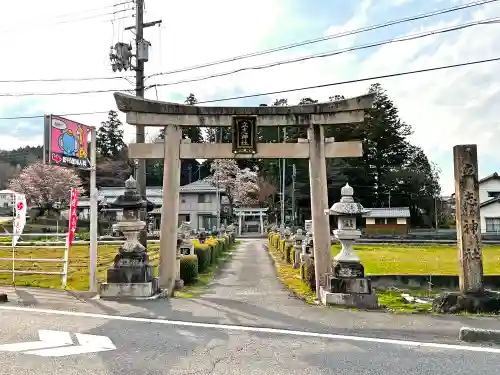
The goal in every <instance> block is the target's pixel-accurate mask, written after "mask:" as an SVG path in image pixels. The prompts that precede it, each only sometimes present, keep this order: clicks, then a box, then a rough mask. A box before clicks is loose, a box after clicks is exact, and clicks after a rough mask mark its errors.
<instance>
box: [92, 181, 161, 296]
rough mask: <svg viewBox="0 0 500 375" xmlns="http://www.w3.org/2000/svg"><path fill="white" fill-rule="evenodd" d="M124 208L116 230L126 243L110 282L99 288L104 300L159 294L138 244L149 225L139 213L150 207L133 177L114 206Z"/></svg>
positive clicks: (144, 255) (157, 286)
mask: <svg viewBox="0 0 500 375" xmlns="http://www.w3.org/2000/svg"><path fill="white" fill-rule="evenodd" d="M111 206H112V207H115V208H121V209H123V219H122V220H121V221H120V222H119V223H117V224H115V225H114V226H113V227H114V228H113V229H116V230H117V231H119V232H122V233H123V235H124V236H125V238H126V240H125V243H124V244H123V245H122V246H120V248H119V250H118V254H117V255H116V257H115V260H114V264H113V268H110V269H108V270H107V283H103V284H101V286H100V296H101V298H106V297H108V298H144V297H147V298H148V297H153V296H155V295H159V292H160V288H159V281H158V279H157V278H155V277H154V272H153V266H152V265H150V264H149V256H148V253H147V250H146V248H145V247H144V246H143V245H142V244H141V243H140V242H139V232H140V231H141V229H143V228H144V227H145V226H146V223H145V222H144V221H141V220H139V211H140V210H141V209H143V208H145V207H146V206H147V202H146V201H144V200H143V199H142V198H141V196H140V194H139V192H138V191H137V182H136V181H135V180H134V179H133V178H132V177H130V178H129V179H128V180H127V181H126V182H125V193H124V194H123V195H120V196H119V197H118V198H116V200H115V201H114V202H113V203H112V204H111Z"/></svg>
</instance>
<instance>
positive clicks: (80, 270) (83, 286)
mask: <svg viewBox="0 0 500 375" xmlns="http://www.w3.org/2000/svg"><path fill="white" fill-rule="evenodd" d="M118 247H119V245H100V246H99V248H98V258H97V279H98V282H103V281H105V279H106V269H107V268H109V267H110V266H111V265H112V264H113V260H114V257H115V255H116V254H117V252H118ZM149 249H150V251H149V256H150V260H151V264H152V265H154V266H157V265H158V260H159V252H158V249H159V244H157V243H155V244H149ZM63 255H64V249H57V248H56V249H54V248H50V247H39V248H31V249H26V248H24V249H23V248H22V247H17V248H16V253H15V258H33V259H43V258H46V259H55V258H60V259H62V257H63ZM0 258H12V251H11V250H10V249H5V248H0ZM11 269H12V261H11V260H7V261H2V260H0V270H11ZM15 269H16V270H23V271H28V270H29V271H44V272H47V271H49V272H61V271H62V262H57V263H55V262H51V263H49V262H36V261H16V262H15ZM1 284H3V285H12V275H11V273H10V272H8V273H0V285H1ZM15 285H17V286H34V287H45V288H61V276H60V275H43V274H16V279H15ZM88 287H89V246H88V245H75V246H73V247H72V248H71V249H70V251H69V265H68V286H67V289H70V290H88Z"/></svg>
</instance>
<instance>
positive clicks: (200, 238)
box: [198, 228, 207, 244]
mask: <svg viewBox="0 0 500 375" xmlns="http://www.w3.org/2000/svg"><path fill="white" fill-rule="evenodd" d="M206 239H207V233H206V232H205V228H200V232H199V233H198V241H200V243H201V244H203V243H205V240H206Z"/></svg>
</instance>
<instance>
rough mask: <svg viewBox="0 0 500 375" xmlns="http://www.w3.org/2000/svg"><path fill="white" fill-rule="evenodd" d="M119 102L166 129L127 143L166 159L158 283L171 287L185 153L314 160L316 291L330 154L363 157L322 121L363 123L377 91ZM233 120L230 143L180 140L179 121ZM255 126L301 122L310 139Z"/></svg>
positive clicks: (325, 239)
mask: <svg viewBox="0 0 500 375" xmlns="http://www.w3.org/2000/svg"><path fill="white" fill-rule="evenodd" d="M114 96H115V100H116V104H117V106H118V109H119V110H120V111H122V112H125V113H126V114H127V123H129V124H131V125H143V126H155V127H163V128H164V129H165V142H164V143H153V144H146V143H144V144H141V143H138V144H130V145H129V158H132V159H141V158H146V159H164V162H165V164H164V171H163V207H164V208H163V213H166V214H165V215H164V214H163V213H162V216H161V228H160V229H161V230H160V236H161V242H160V266H159V276H160V287H161V288H162V289H167V291H168V293H171V292H172V290H173V285H174V283H175V262H176V258H175V256H176V255H175V254H176V243H177V227H178V224H177V222H178V215H177V213H178V212H179V190H180V185H179V181H180V160H181V159H253V158H255V159H280V158H302V159H309V177H310V183H311V213H312V222H313V241H314V262H315V268H316V286H317V288H316V290H317V293H319V290H320V288H319V286H320V285H321V286H322V285H323V284H324V277H323V275H324V274H325V273H327V272H328V271H329V267H330V264H331V249H330V226H329V220H328V216H326V215H325V213H324V210H325V209H327V208H328V190H327V177H326V158H346V157H361V156H362V154H363V150H362V144H361V142H360V141H350V142H335V141H334V139H333V138H327V139H325V137H324V129H323V125H338V124H346V123H361V122H363V121H364V116H365V110H366V109H369V108H371V106H372V102H373V95H372V94H367V95H363V96H359V97H355V98H350V99H344V100H339V101H335V102H329V103H320V104H306V105H297V106H287V107H281V106H279V107H275V106H271V107H204V106H192V105H184V104H178V103H170V102H161V101H155V100H147V99H142V98H138V97H135V96H131V95H126V94H122V93H115V94H114ZM185 126H197V127H221V126H227V127H232V130H233V144H230V143H190V141H189V140H182V139H181V138H182V127H185ZM258 126H274V127H276V126H303V127H306V128H307V129H308V139H299V140H298V141H297V143H285V144H284V143H258V142H257V127H258Z"/></svg>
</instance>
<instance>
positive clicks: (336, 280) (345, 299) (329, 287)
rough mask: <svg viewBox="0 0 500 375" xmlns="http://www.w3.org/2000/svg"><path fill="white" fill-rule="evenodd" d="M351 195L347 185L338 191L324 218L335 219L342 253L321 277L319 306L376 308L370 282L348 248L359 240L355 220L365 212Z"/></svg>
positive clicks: (352, 193)
mask: <svg viewBox="0 0 500 375" xmlns="http://www.w3.org/2000/svg"><path fill="white" fill-rule="evenodd" d="M353 195H354V191H353V189H352V187H350V186H349V184H346V185H345V186H344V187H343V188H342V189H341V198H340V202H337V203H335V204H334V205H333V206H332V207H331V208H330V209H329V210H325V213H326V214H327V215H335V216H337V217H338V229H336V230H334V231H333V234H334V235H335V237H336V238H337V239H338V240H339V241H340V244H341V245H342V249H341V251H340V253H338V254H337V255H336V256H335V257H334V258H333V261H332V265H331V270H330V272H329V273H327V274H326V275H325V281H324V285H325V286H324V287H321V288H320V295H321V302H322V303H323V304H325V305H329V304H331V305H344V306H346V307H356V308H377V307H378V297H377V295H376V294H375V293H374V292H373V291H372V288H371V281H370V280H369V279H368V278H366V277H365V270H364V267H363V265H362V264H361V262H360V259H359V257H358V256H357V255H356V254H355V253H354V250H353V248H352V245H353V243H354V241H355V240H357V239H358V238H359V237H361V232H360V231H359V230H357V229H356V216H358V215H361V214H363V213H366V212H368V211H367V210H365V209H364V208H363V206H362V205H361V204H359V203H356V202H354V198H353Z"/></svg>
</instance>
